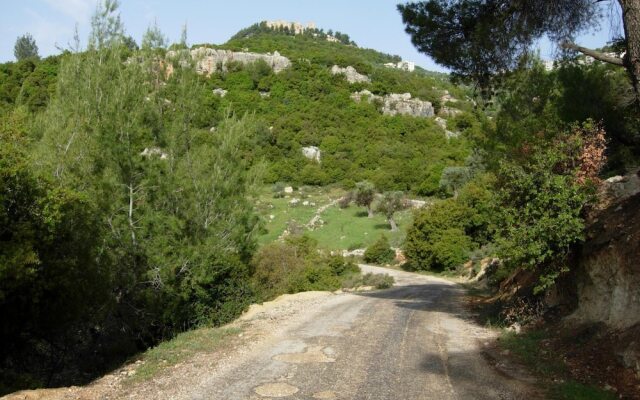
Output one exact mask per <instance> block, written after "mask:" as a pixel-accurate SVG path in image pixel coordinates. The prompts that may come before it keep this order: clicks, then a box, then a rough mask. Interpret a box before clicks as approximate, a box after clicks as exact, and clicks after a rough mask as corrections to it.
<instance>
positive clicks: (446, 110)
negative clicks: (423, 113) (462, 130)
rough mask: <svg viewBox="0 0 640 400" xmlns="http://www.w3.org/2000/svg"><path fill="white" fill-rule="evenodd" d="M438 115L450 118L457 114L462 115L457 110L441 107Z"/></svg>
mask: <svg viewBox="0 0 640 400" xmlns="http://www.w3.org/2000/svg"><path fill="white" fill-rule="evenodd" d="M439 114H440V115H441V116H443V117H447V118H450V117H455V116H456V115H458V114H462V111H461V110H458V109H457V108H451V107H441V108H440V112H439Z"/></svg>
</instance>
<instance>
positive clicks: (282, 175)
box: [192, 22, 478, 195]
mask: <svg viewBox="0 0 640 400" xmlns="http://www.w3.org/2000/svg"><path fill="white" fill-rule="evenodd" d="M292 32H293V33H292ZM323 35H324V36H323ZM202 48H209V49H212V50H211V51H213V50H219V51H221V50H227V51H231V52H234V53H233V54H235V59H244V58H247V57H249V54H263V55H265V54H268V55H276V54H277V56H278V57H283V58H285V59H286V60H287V61H286V65H287V67H286V68H280V67H278V68H277V69H275V71H270V70H269V69H268V68H265V66H264V65H263V64H260V63H245V64H244V65H242V66H239V65H233V63H232V64H231V65H230V67H229V68H226V67H225V68H224V70H219V71H218V70H216V71H211V70H207V71H203V72H204V74H205V76H206V77H207V79H206V82H207V85H208V88H209V89H210V90H211V91H212V93H213V91H215V93H217V94H218V96H217V97H215V98H213V99H210V101H211V102H212V105H214V107H215V108H216V109H217V110H219V112H218V114H217V116H216V118H222V117H223V115H224V113H225V112H227V111H228V110H233V111H234V112H236V113H244V112H252V113H256V115H257V116H259V117H260V119H261V120H262V121H264V123H265V125H266V127H265V128H266V132H265V135H264V137H263V138H262V140H263V141H262V142H261V146H260V149H259V150H258V152H257V155H258V156H260V157H264V158H266V159H267V160H268V161H269V169H268V173H267V176H266V180H267V182H278V181H285V182H292V183H296V184H308V185H325V184H329V183H341V184H343V185H344V186H346V187H350V186H352V185H353V183H354V182H357V181H359V180H363V179H369V180H372V181H373V182H374V183H375V184H376V185H377V186H378V187H379V188H380V189H382V190H391V189H395V190H410V191H413V192H415V193H419V194H424V195H428V194H431V193H432V192H433V190H434V181H436V182H435V185H436V186H437V180H438V179H439V176H440V173H441V171H442V170H443V169H444V168H445V167H446V166H452V165H462V164H463V163H464V160H465V158H466V157H467V155H468V153H469V146H468V144H467V142H466V141H465V139H464V135H460V133H462V131H468V130H473V128H474V127H475V126H476V125H477V124H478V121H477V117H476V116H475V115H474V114H473V113H472V110H473V104H472V103H471V101H469V96H470V94H471V93H470V91H469V90H468V89H466V88H463V87H459V86H455V85H453V84H451V83H450V82H449V79H448V76H446V75H444V74H440V73H433V72H428V71H424V70H422V69H421V68H416V69H415V70H414V71H413V72H409V71H407V70H403V69H398V68H397V67H394V68H391V67H390V65H393V66H397V65H398V63H402V60H401V59H400V58H399V57H398V56H392V55H389V54H384V53H381V52H378V51H375V50H372V49H362V48H359V47H357V46H355V45H354V44H353V43H351V42H349V44H344V43H341V42H334V41H329V40H326V34H324V33H323V31H321V30H318V29H316V28H313V29H306V30H302V31H299V33H298V34H296V33H295V32H294V30H293V29H292V30H286V31H285V30H283V29H273V28H269V27H268V26H267V23H266V22H263V23H260V24H256V25H253V26H252V27H249V28H247V29H243V30H242V31H240V32H239V33H238V34H236V35H234V36H233V37H232V38H231V39H230V40H229V41H228V42H227V43H225V44H223V45H218V46H214V45H209V44H200V45H195V46H192V49H202ZM193 51H194V50H192V52H193ZM211 51H210V52H209V53H208V54H209V55H210V56H211V57H212V58H214V57H215V60H218V63H219V61H220V60H221V59H220V58H219V57H227V58H228V57H232V58H233V57H234V56H233V54H229V53H227V55H224V56H222V55H220V54H217V53H216V54H215V55H214V54H213V53H212V52H211ZM269 57H272V56H269ZM215 60H214V61H212V62H210V64H211V65H216V64H217V62H216V61H215ZM267 61H268V62H271V61H270V59H269V60H267ZM401 65H402V64H401ZM204 69H205V70H206V69H207V68H206V67H205V68H204ZM274 72H276V73H274ZM407 93H408V94H409V95H407ZM359 94H365V95H367V100H368V101H359V100H360V97H361V96H360V95H359ZM416 110H423V111H422V112H419V111H416ZM424 110H426V111H424ZM447 120H448V121H447ZM303 148H314V149H315V148H317V149H318V150H319V154H321V156H320V158H318V159H316V160H315V162H314V160H308V159H307V158H305V156H304V154H303V151H302V149H303ZM318 161H319V162H318ZM425 165H426V168H425Z"/></svg>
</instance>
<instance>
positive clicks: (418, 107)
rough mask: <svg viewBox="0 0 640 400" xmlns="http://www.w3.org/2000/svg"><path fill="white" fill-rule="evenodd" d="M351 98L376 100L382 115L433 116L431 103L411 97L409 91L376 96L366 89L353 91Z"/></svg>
mask: <svg viewBox="0 0 640 400" xmlns="http://www.w3.org/2000/svg"><path fill="white" fill-rule="evenodd" d="M351 98H352V99H353V100H354V101H356V102H360V101H362V99H363V98H365V99H366V100H367V101H368V102H369V103H373V102H378V103H380V104H381V105H382V109H381V111H382V113H383V114H384V115H410V116H413V117H423V118H428V117H433V115H434V110H433V105H432V104H431V103H430V102H428V101H424V100H420V99H414V98H411V93H402V94H399V93H391V94H388V95H385V96H377V95H375V94H373V93H371V92H370V91H368V90H362V91H360V92H355V93H353V94H352V95H351Z"/></svg>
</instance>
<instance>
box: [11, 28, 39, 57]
mask: <svg viewBox="0 0 640 400" xmlns="http://www.w3.org/2000/svg"><path fill="white" fill-rule="evenodd" d="M13 55H14V56H15V57H16V60H18V61H21V60H25V59H27V58H39V56H38V45H36V41H35V39H34V38H33V36H31V34H30V33H25V34H24V35H22V36H20V37H18V39H17V40H16V45H15V46H14V48H13Z"/></svg>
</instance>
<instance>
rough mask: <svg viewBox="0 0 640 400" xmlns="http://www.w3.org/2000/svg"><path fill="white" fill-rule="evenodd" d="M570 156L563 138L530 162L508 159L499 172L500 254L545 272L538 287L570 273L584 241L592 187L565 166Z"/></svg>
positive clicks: (507, 260) (514, 263) (511, 262)
mask: <svg viewBox="0 0 640 400" xmlns="http://www.w3.org/2000/svg"><path fill="white" fill-rule="evenodd" d="M563 147H565V148H564V149H563ZM569 160H570V159H569V154H567V150H566V146H563V145H561V144H559V143H557V144H556V146H554V147H553V148H548V149H545V148H543V149H536V152H535V153H534V154H533V155H532V157H531V159H530V161H529V162H528V163H526V164H515V163H507V162H505V163H503V165H502V167H501V169H500V170H499V172H498V176H497V178H498V182H497V183H498V187H499V191H498V193H497V202H498V205H499V207H500V208H499V210H500V214H499V216H498V218H497V221H498V222H499V224H498V244H499V255H500V257H501V258H502V259H503V260H504V262H505V265H506V266H507V267H508V268H510V269H511V270H513V269H515V268H518V267H524V268H530V269H534V268H538V269H540V270H542V271H544V273H543V275H542V278H541V282H540V285H539V286H538V288H537V290H542V289H545V288H546V287H548V286H549V285H550V284H551V283H552V282H553V281H554V280H555V278H556V277H557V276H559V275H560V274H561V273H563V272H566V270H567V269H568V266H567V264H566V258H567V256H568V254H569V251H570V249H571V247H572V246H573V245H574V244H576V243H578V242H580V241H582V240H583V231H584V221H583V219H582V216H581V212H582V208H583V206H584V205H585V204H586V202H587V200H588V192H587V191H586V190H585V187H584V186H580V185H578V184H577V182H576V178H575V175H574V171H573V170H571V169H568V170H567V169H563V168H562V166H563V165H566V164H567V162H569Z"/></svg>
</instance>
